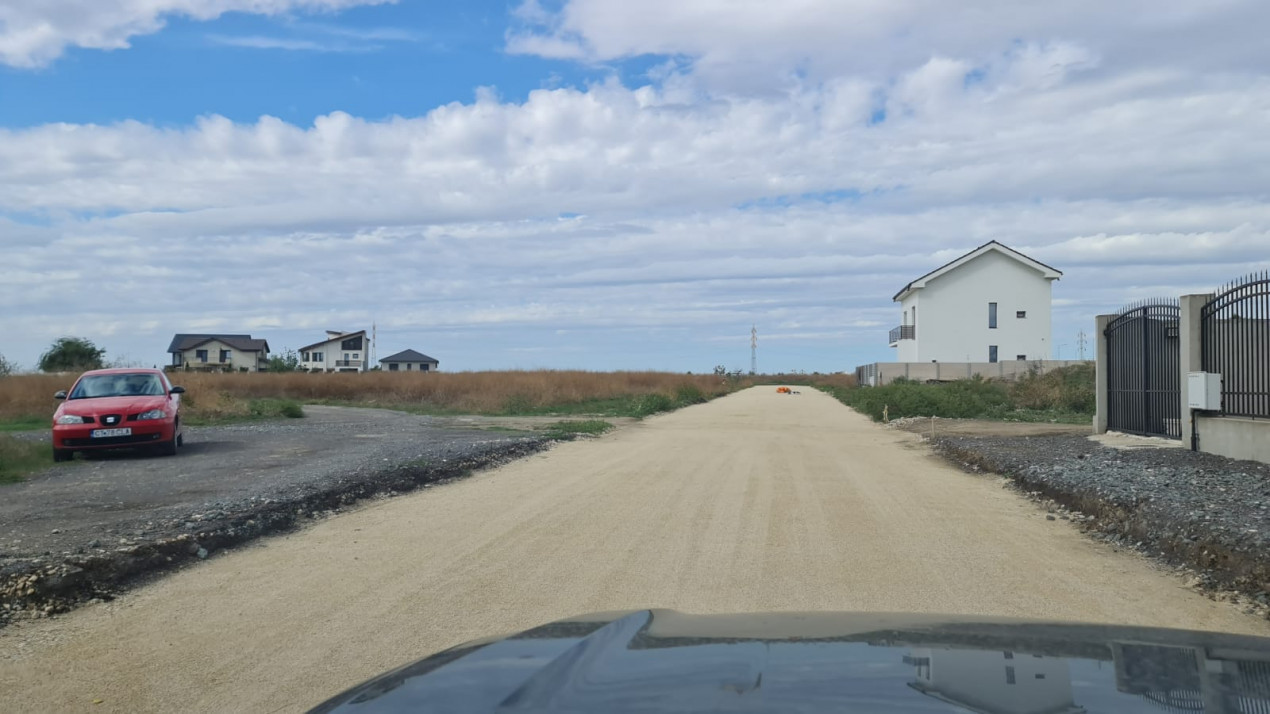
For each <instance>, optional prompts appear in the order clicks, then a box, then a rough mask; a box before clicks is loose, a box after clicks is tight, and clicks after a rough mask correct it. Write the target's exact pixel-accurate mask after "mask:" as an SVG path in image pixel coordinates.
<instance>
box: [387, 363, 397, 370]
mask: <svg viewBox="0 0 1270 714" xmlns="http://www.w3.org/2000/svg"><path fill="white" fill-rule="evenodd" d="M388 371H389V372H396V371H397V363H396V362H389V363H388Z"/></svg>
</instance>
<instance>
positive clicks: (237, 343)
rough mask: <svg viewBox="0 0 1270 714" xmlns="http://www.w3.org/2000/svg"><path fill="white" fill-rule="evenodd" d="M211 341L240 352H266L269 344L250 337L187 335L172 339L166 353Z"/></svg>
mask: <svg viewBox="0 0 1270 714" xmlns="http://www.w3.org/2000/svg"><path fill="white" fill-rule="evenodd" d="M211 340H219V341H221V342H224V343H225V344H227V345H229V346H230V347H233V348H234V349H236V350H238V351H240V352H261V351H264V352H268V351H269V343H268V342H267V341H266V340H257V339H252V336H251V335H187V334H180V335H176V336H175V337H173V338H172V343H171V344H169V345H168V352H169V353H171V354H176V353H177V352H184V351H186V350H191V349H194V348H195V347H198V346H199V345H201V344H203V343H204V342H209V341H211Z"/></svg>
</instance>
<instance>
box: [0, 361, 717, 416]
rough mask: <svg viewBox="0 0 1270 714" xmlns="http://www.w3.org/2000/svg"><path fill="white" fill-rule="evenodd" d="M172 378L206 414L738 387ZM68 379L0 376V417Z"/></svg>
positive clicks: (651, 382)
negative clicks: (285, 404)
mask: <svg viewBox="0 0 1270 714" xmlns="http://www.w3.org/2000/svg"><path fill="white" fill-rule="evenodd" d="M171 378H172V380H173V382H174V383H176V384H179V385H181V386H183V387H185V388H186V390H187V396H188V399H189V405H190V407H192V408H193V410H194V411H195V412H196V413H200V414H203V415H206V416H220V415H226V414H234V413H238V412H240V411H243V410H245V409H246V407H245V405H244V403H245V401H247V400H251V399H266V398H278V399H292V400H296V401H300V402H315V401H318V402H347V403H352V404H362V405H366V406H389V407H391V406H406V407H413V408H419V409H428V410H436V411H439V412H455V413H473V414H498V413H503V412H507V411H532V410H538V409H549V408H552V407H557V406H565V405H570V404H578V403H584V402H589V401H593V400H607V399H617V398H623V397H638V396H642V395H649V394H661V395H665V396H667V397H671V398H673V397H675V396H676V395H677V394H679V393H680V390H681V389H684V388H688V387H692V388H695V389H697V390H699V391H700V392H701V393H702V394H703V395H704V396H706V397H714V396H718V395H720V394H723V393H726V392H728V391H730V390H731V389H732V388H733V387H734V386H735V385H734V384H733V383H729V382H728V381H727V380H725V379H723V378H720V377H717V376H713V375H686V374H672V373H666V372H583V371H549V370H541V371H508V372H456V373H445V372H440V373H426V374H425V373H401V372H369V373H364V374H352V373H342V374H341V373H337V374H304V373H285V374H265V373H261V374H241V373H239V374H208V373H198V372H188V373H184V372H178V373H175V374H172V375H171ZM73 382H74V376H73V375H65V376H59V375H17V376H12V377H4V378H0V419H5V420H10V419H18V418H23V417H30V416H38V417H43V416H47V415H49V414H51V413H52V412H53V410H54V409H55V408H56V406H57V402H55V401H54V400H53V393H54V392H56V391H57V390H59V389H69V388H70V386H71V384H72V383H73Z"/></svg>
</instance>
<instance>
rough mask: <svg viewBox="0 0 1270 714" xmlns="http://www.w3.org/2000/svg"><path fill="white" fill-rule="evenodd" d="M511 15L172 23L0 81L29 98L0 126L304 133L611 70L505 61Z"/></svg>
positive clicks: (421, 9) (493, 9) (438, 13)
mask: <svg viewBox="0 0 1270 714" xmlns="http://www.w3.org/2000/svg"><path fill="white" fill-rule="evenodd" d="M510 8H511V6H510V5H509V4H508V2H506V1H502V2H488V1H486V0H473V1H471V2H462V3H452V2H437V1H434V0H425V1H421V2H420V1H416V2H403V3H398V4H394V5H381V6H373V7H354V8H351V9H348V10H346V11H344V12H341V13H338V14H334V15H325V14H319V15H311V14H304V15H294V16H291V17H282V18H277V17H263V16H260V15H251V14H244V13H241V12H236V13H227V14H225V15H223V16H221V17H220V18H219V19H216V20H213V21H203V22H199V21H194V20H191V19H188V18H182V17H180V16H176V17H173V18H171V19H168V20H166V27H165V28H164V29H163V30H162V31H161V32H158V33H156V34H151V35H141V36H136V37H133V38H131V39H130V41H129V42H130V44H131V48H130V49H128V50H124V51H108V52H103V51H100V50H94V49H83V48H70V49H69V50H68V51H67V53H66V54H65V55H64V56H62V57H61V58H59V59H58V60H57V61H56V62H54V63H52V64H51V65H49V66H47V67H42V68H40V69H38V70H35V71H29V70H24V69H15V68H6V69H4V70H0V96H3V97H14V98H21V101H12V102H5V103H4V104H3V106H2V107H0V121H3V124H4V126H10V127H24V126H33V125H38V124H44V123H48V122H72V123H113V122H118V121H122V120H126V119H134V120H139V121H144V122H147V123H155V124H159V125H168V126H172V125H182V124H187V123H189V122H190V121H191V120H193V119H194V118H195V117H198V116H200V115H205V114H219V115H222V116H225V117H228V118H230V119H232V120H234V121H239V122H250V121H254V120H256V119H257V118H258V117H260V116H261V115H264V114H267V115H270V116H275V117H279V118H281V119H285V120H286V121H289V122H293V123H300V124H308V123H311V122H312V121H313V118H314V117H317V116H321V115H324V114H329V113H330V112H333V111H344V112H348V113H350V114H353V115H356V116H361V117H367V118H384V117H388V116H392V115H400V116H417V115H420V114H424V113H426V112H427V111H429V110H430V109H432V108H434V107H437V106H440V105H442V104H447V103H449V102H469V101H471V100H472V98H473V96H474V93H475V90H476V88H477V87H482V86H490V87H495V88H497V90H498V92H499V94H500V95H502V96H503V97H505V98H506V99H508V100H523V99H524V97H525V95H526V94H528V93H529V91H530V90H533V89H538V88H541V87H547V86H552V85H553V84H568V85H575V86H576V85H580V84H584V83H585V82H586V81H588V80H590V79H595V78H598V77H602V76H603V75H605V74H607V73H609V72H611V71H614V69H606V68H600V67H589V66H583V65H579V64H577V63H574V62H565V61H560V60H549V59H541V58H537V57H530V56H509V55H507V54H506V53H504V52H503V51H502V49H503V42H504V32H505V31H506V29H507V27H508V20H509V10H510ZM234 43H241V44H234ZM288 48H292V49H288Z"/></svg>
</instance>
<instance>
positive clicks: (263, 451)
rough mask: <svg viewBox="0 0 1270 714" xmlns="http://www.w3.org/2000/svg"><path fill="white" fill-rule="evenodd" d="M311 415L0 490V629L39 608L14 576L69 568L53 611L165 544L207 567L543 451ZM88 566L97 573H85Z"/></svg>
mask: <svg viewBox="0 0 1270 714" xmlns="http://www.w3.org/2000/svg"><path fill="white" fill-rule="evenodd" d="M305 414H306V415H307V418H305V419H294V420H278V421H268V422H253V423H248V424H238V425H232V426H216V427H198V428H193V427H191V428H189V429H188V430H187V434H186V439H185V444H186V446H185V449H184V450H183V451H182V453H181V454H179V455H178V456H176V457H155V456H149V455H145V454H140V453H134V452H115V453H108V454H102V455H98V456H95V457H93V458H90V459H85V458H84V457H83V456H82V455H80V456H77V458H76V460H75V462H74V463H71V464H66V465H59V466H57V467H54V468H51V469H49V470H48V471H46V472H44V473H41V474H37V475H35V476H33V477H31V478H30V479H29V480H28V481H26V482H24V483H21V484H17V485H13V486H6V487H3V488H2V489H0V496H2V498H0V623H2V622H3V621H4V619H5V610H7V609H18V608H17V607H11V608H10V607H6V606H13V605H20V606H21V609H23V610H27V609H29V607H30V606H31V605H32V603H33V602H36V601H39V600H40V598H38V597H36V598H35V600H31V599H29V598H28V600H27V601H24V602H16V601H15V599H14V597H13V596H15V595H16V596H22V595H25V590H26V586H25V584H24V586H23V587H22V588H21V589H20V590H19V589H17V588H15V587H9V588H7V589H6V587H5V583H6V580H8V581H10V582H9V584H10V585H11V586H12V580H13V578H14V577H15V576H23V575H27V574H30V573H34V572H37V571H41V569H44V570H47V569H48V568H49V567H50V566H53V565H62V564H65V563H67V562H69V563H71V566H72V568H76V569H77V570H74V571H73V573H74V577H71V578H69V580H70V582H62V581H63V580H66V578H65V577H62V576H65V575H66V573H65V572H59V573H53V575H55V576H59V577H55V578H52V579H50V578H47V577H46V578H43V580H45V581H46V582H45V585H48V584H50V582H48V581H51V584H52V585H53V586H54V587H53V588H52V590H53V591H54V592H52V593H47V595H50V596H53V601H52V602H51V603H50V602H45V603H43V604H44V605H45V606H49V605H51V610H52V611H57V610H60V609H64V608H65V606H67V605H69V604H70V603H71V602H72V601H73V600H75V599H80V598H81V597H82V596H92V595H103V594H105V595H108V594H109V591H110V588H111V586H113V585H114V584H117V583H118V582H119V581H122V580H125V579H126V578H127V577H129V576H133V575H137V574H141V573H144V572H145V571H147V570H148V569H150V568H151V567H153V566H156V565H162V564H163V563H166V562H171V561H172V559H171V555H172V553H171V552H170V551H171V550H172V549H171V548H158V547H156V546H157V544H165V543H171V542H172V541H173V540H174V539H176V538H181V537H182V536H184V538H183V541H189V542H188V544H184V543H182V544H181V545H183V546H186V547H182V548H180V549H179V550H181V551H185V550H188V551H189V552H190V554H192V555H195V556H202V557H205V556H206V555H207V552H208V551H209V550H210V549H213V548H215V547H216V546H218V545H221V546H223V545H228V544H231V543H233V542H238V541H241V540H245V539H247V538H248V537H253V536H255V535H259V534H260V533H263V532H267V531H269V530H277V529H279V528H281V527H285V526H287V525H290V522H291V521H294V519H295V517H296V516H304V515H309V514H310V513H312V512H313V511H315V510H325V509H326V508H330V507H333V506H338V505H341V504H343V503H348V502H351V501H352V500H354V499H355V498H358V497H363V496H367V495H371V494H374V493H379V492H385V491H397V490H408V489H410V488H412V487H414V486H416V485H419V484H422V483H430V482H435V481H437V480H442V479H445V478H450V477H453V476H456V475H461V474H462V473H464V472H465V471H466V470H470V469H472V468H476V467H479V466H484V465H489V464H490V463H496V462H498V461H500V460H503V459H505V458H507V457H508V456H512V455H517V454H520V453H525V452H526V451H533V450H537V449H538V448H541V446H542V444H543V443H544V440H543V439H542V437H539V436H536V435H532V434H528V433H523V432H506V431H483V430H479V429H456V428H450V426H449V425H451V424H453V420H448V419H433V418H431V417H426V416H416V415H411V414H405V413H401V412H393V411H387V410H379V409H356V408H348V407H324V406H307V407H305ZM29 438H45V439H47V435H34V434H33V435H31V436H30V437H29ZM147 546H149V547H147ZM87 561H91V562H87ZM103 561H110V563H109V564H107V563H106V562H103ZM86 566H95V567H96V571H102V572H97V573H95V575H94V577H88V575H86V574H85V573H84V570H85V567H86ZM89 569H90V570H91V569H92V568H89ZM61 570H62V571H65V570H66V568H61ZM45 574H46V575H48V573H45ZM101 576H104V577H101ZM59 578H60V579H59ZM89 581H94V582H89ZM59 585H64V586H65V587H62V588H59V587H57V586H59ZM59 589H60V590H62V591H65V592H60V593H59V592H57V591H58V590H59ZM33 595H38V593H36V594H33ZM6 596H9V597H6ZM58 597H61V600H58ZM45 599H46V600H47V598H45Z"/></svg>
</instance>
